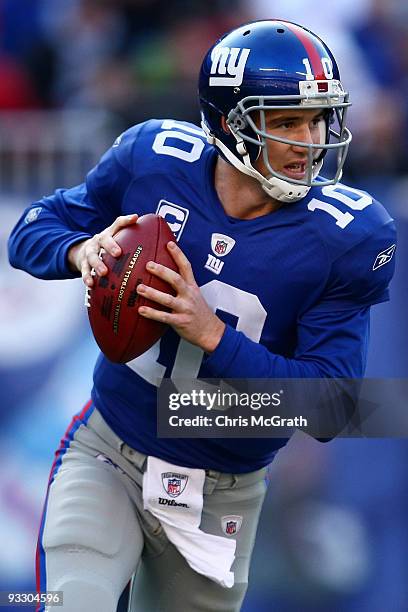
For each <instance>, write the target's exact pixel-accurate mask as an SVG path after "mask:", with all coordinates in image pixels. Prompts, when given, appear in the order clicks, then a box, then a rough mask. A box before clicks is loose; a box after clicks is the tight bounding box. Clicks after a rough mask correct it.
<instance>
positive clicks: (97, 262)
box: [86, 249, 108, 276]
mask: <svg viewBox="0 0 408 612" xmlns="http://www.w3.org/2000/svg"><path fill="white" fill-rule="evenodd" d="M86 262H87V264H88V266H89V268H94V270H95V272H96V274H97V275H98V276H104V275H105V274H107V273H108V268H107V267H106V266H105V264H104V263H103V261H102V259H101V258H100V256H99V254H98V253H96V252H95V251H94V250H92V249H89V250H88V252H87V254H86Z"/></svg>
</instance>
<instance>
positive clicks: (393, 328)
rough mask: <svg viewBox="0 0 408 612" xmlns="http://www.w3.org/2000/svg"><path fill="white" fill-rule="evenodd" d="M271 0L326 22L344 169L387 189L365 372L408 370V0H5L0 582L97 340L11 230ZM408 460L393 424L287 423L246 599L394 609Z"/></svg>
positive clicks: (406, 574) (181, 108) (19, 567)
mask: <svg viewBox="0 0 408 612" xmlns="http://www.w3.org/2000/svg"><path fill="white" fill-rule="evenodd" d="M273 17H278V18H284V19H289V20H292V21H295V22H298V23H301V24H302V25H305V26H307V27H310V28H311V29H312V30H314V31H315V32H316V33H317V34H319V35H321V36H322V38H323V39H324V40H325V41H326V42H327V43H328V45H329V46H330V47H331V49H332V51H333V52H334V54H335V56H336V58H337V60H338V63H339V66H340V69H341V73H342V80H343V83H344V84H345V86H346V88H348V89H349V91H350V94H351V100H352V102H353V107H352V109H351V111H350V124H351V128H352V131H353V136H354V140H353V144H352V147H351V151H350V156H349V159H348V163H347V164H346V165H347V171H346V177H345V178H346V182H349V183H350V184H351V185H353V186H355V187H357V188H363V189H364V188H365V189H367V190H369V191H370V192H371V193H373V194H374V195H375V196H376V197H378V199H380V200H381V201H383V202H384V204H385V205H386V207H387V208H388V210H389V211H390V212H391V214H392V215H393V216H394V217H395V218H396V220H397V224H398V230H399V240H400V246H399V255H398V259H397V272H396V277H395V279H394V281H393V284H392V288H391V302H390V303H388V304H383V305H379V306H377V307H375V308H374V309H373V324H372V342H371V347H370V354H369V364H368V370H367V375H368V376H372V377H389V378H397V377H406V376H407V372H408V348H407V347H408V342H407V338H408V333H407V331H408V330H407V327H408V324H407V317H406V315H405V309H406V304H407V298H408V292H407V270H408V266H407V256H408V253H407V237H408V212H407V211H408V208H407V204H406V201H407V199H408V155H407V153H408V130H407V128H408V104H407V95H408V4H407V3H404V2H401V1H400V0H341V2H336V3H328V2H327V1H326V0H314V2H310V1H309V0H290V2H288V0H196V1H194V2H192V1H191V0H172V1H171V2H169V1H168V0H167V1H165V0H0V215H1V223H0V400H1V401H0V543H1V545H0V591H6V590H12V589H15V590H22V589H26V590H27V589H28V590H31V589H33V588H34V572H33V561H34V549H35V540H36V531H37V525H38V520H39V515H40V512H41V506H42V501H43V496H44V491H45V487H46V481H47V476H48V471H49V467H50V465H51V460H52V454H53V451H54V449H55V447H56V446H57V444H58V441H59V438H60V437H61V435H62V434H63V432H64V431H65V428H66V427H67V425H68V422H69V420H70V418H71V416H72V414H73V413H74V412H76V411H78V410H79V409H80V408H81V406H82V405H83V404H84V403H85V402H86V401H87V399H88V397H89V392H90V384H91V382H90V381H91V374H92V369H93V362H94V360H95V356H96V354H97V350H96V345H95V343H94V342H93V339H92V338H91V335H90V332H89V327H88V324H87V320H86V312H85V308H83V307H82V301H83V289H82V286H81V282H80V281H79V280H78V281H58V282H47V283H46V282H43V281H38V280H35V279H31V278H30V277H28V276H27V275H26V274H24V273H23V272H18V271H14V270H12V269H11V268H10V267H9V266H8V264H7V257H6V238H7V234H8V232H9V230H10V229H11V227H12V226H13V225H14V223H15V222H16V220H17V218H18V217H19V215H20V214H21V212H22V210H23V209H24V208H25V207H26V206H27V205H28V204H29V203H30V202H31V201H34V200H35V199H37V198H39V197H41V196H42V195H44V194H46V193H48V192H51V191H53V190H54V189H55V188H56V187H62V186H65V187H69V186H71V185H73V184H76V183H78V182H81V181H82V179H83V177H84V175H85V173H86V172H87V171H88V170H89V169H90V168H91V167H92V165H93V164H94V163H95V162H96V161H97V160H98V158H99V157H100V155H101V154H102V153H103V151H104V150H105V149H106V148H107V147H108V146H109V145H110V143H111V142H112V141H113V140H114V138H115V137H116V136H117V135H118V134H119V133H120V132H121V131H123V130H124V129H126V128H127V127H128V126H130V125H131V124H133V123H136V122H139V121H143V120H145V119H147V118H150V117H163V118H170V117H171V118H175V119H185V120H190V121H193V122H198V121H199V112H198V104H197V96H196V80H197V74H198V69H199V66H200V63H201V59H202V57H203V54H204V52H205V51H206V50H207V48H208V47H209V46H210V45H211V44H212V43H213V42H214V41H215V40H216V39H217V38H218V37H219V36H220V35H221V34H222V33H223V32H225V31H227V30H228V29H231V28H233V27H234V26H236V25H238V24H240V23H243V22H245V21H249V20H253V19H262V18H273ZM407 461H408V443H407V441H406V440H404V439H393V440H387V439H383V440H380V439H378V440H377V439H376V440H363V439H360V440H344V439H343V440H335V441H333V442H331V443H329V444H327V445H322V444H320V443H318V442H315V441H313V440H311V439H309V438H308V437H306V436H303V435H302V436H301V435H299V436H295V438H294V439H293V440H292V441H291V442H290V443H289V445H288V446H287V448H286V449H285V450H284V451H282V452H281V453H280V454H279V457H278V459H277V460H276V461H275V462H274V464H273V466H272V469H271V473H270V487H269V493H268V498H267V502H266V504H265V507H264V511H263V518H262V523H261V528H260V530H259V536H258V542H257V547H256V551H255V555H254V562H253V568H252V573H251V583H250V589H249V592H248V596H247V600H246V603H245V605H244V608H243V612H255V611H256V612H275V611H276V612H309V611H319V610H324V611H328V612H333V611H336V612H343V611H347V612H348V611H352V612H354V611H356V612H357V611H359V612H384V610H386V609H389V610H392V611H393V612H405V611H406V610H407V609H408V604H407V602H408V563H407V559H408V530H407V529H406V516H407V511H408V479H407V477H406V473H407ZM186 612H187V611H186Z"/></svg>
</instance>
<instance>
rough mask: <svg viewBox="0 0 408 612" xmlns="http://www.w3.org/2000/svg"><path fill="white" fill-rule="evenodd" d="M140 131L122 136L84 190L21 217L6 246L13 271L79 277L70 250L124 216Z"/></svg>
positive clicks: (63, 193) (62, 192)
mask: <svg viewBox="0 0 408 612" xmlns="http://www.w3.org/2000/svg"><path fill="white" fill-rule="evenodd" d="M142 125H143V124H141V125H140V126H135V127H133V128H131V129H130V130H128V131H127V132H125V133H124V134H123V135H122V136H120V137H119V138H118V139H117V140H116V141H115V143H114V144H113V146H112V147H111V148H110V149H109V150H108V151H107V152H106V153H105V155H104V156H103V157H102V158H101V160H100V162H99V163H98V164H97V165H96V166H95V168H93V169H92V170H91V171H90V172H89V174H88V175H87V177H86V181H85V182H84V183H83V184H81V185H78V186H76V187H73V188H71V189H58V190H57V191H56V192H55V193H54V194H53V195H51V196H47V197H43V198H42V199H41V200H38V201H36V202H34V203H33V204H31V206H29V207H28V208H27V209H26V210H25V211H24V212H23V214H22V216H21V218H20V220H19V221H18V223H17V225H16V226H15V228H14V229H13V231H12V233H11V235H10V238H9V243H8V248H9V259H10V263H11V265H12V266H13V267H15V268H20V269H22V270H25V271H27V272H29V273H30V274H32V275H33V276H36V277H38V278H43V279H63V278H74V277H75V276H79V274H74V273H72V271H71V270H70V268H69V267H68V263H67V253H68V250H69V249H70V247H71V246H72V245H74V244H76V243H78V242H81V241H82V240H84V239H86V238H89V237H91V236H93V235H94V234H96V233H98V232H100V231H102V230H103V229H105V228H106V227H108V226H109V225H110V224H111V223H112V222H113V221H114V220H115V219H116V217H118V216H119V215H121V214H122V200H123V197H124V194H125V193H126V190H127V189H128V186H129V184H130V183H131V181H132V175H133V168H132V167H133V165H134V162H133V157H132V156H133V148H134V144H135V142H136V139H137V137H138V134H139V131H140V129H141V127H142ZM135 212H136V211H135Z"/></svg>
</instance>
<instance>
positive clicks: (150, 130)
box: [117, 119, 210, 179]
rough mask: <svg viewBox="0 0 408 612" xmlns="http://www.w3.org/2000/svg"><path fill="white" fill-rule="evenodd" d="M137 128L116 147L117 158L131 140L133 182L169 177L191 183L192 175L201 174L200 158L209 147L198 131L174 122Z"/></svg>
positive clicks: (169, 121)
mask: <svg viewBox="0 0 408 612" xmlns="http://www.w3.org/2000/svg"><path fill="white" fill-rule="evenodd" d="M136 128H138V130H137V133H133V132H132V130H133V129H134V128H132V130H129V131H128V132H130V134H129V133H128V132H125V134H124V135H123V139H122V141H121V142H120V143H119V145H117V147H118V154H119V150H120V149H121V148H123V147H124V148H125V149H126V147H128V146H129V144H128V143H129V141H132V140H133V143H132V152H131V164H132V174H133V176H134V177H135V178H137V177H142V176H146V175H147V174H150V175H151V174H167V175H169V174H170V173H171V176H179V177H181V176H182V175H184V174H185V175H186V177H187V178H189V179H191V178H193V177H192V175H194V173H196V172H197V173H200V168H201V164H200V160H201V159H202V157H203V156H202V154H203V152H204V150H205V149H206V148H207V147H209V146H210V145H208V144H207V142H206V138H205V134H204V132H203V130H202V129H201V128H199V127H197V126H196V125H194V124H192V123H188V122H186V121H175V120H173V119H161V120H159V119H151V120H150V121H146V122H145V123H143V124H141V125H140V126H136ZM122 142H123V144H122Z"/></svg>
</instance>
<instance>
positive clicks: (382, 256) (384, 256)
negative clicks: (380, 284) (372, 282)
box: [373, 244, 397, 270]
mask: <svg viewBox="0 0 408 612" xmlns="http://www.w3.org/2000/svg"><path fill="white" fill-rule="evenodd" d="M396 247H397V245H396V244H393V245H391V246H390V247H388V249H385V250H384V251H381V253H378V255H377V257H376V258H375V262H374V265H373V270H377V269H378V268H381V266H385V264H387V263H389V262H390V261H391V259H392V258H393V256H394V253H395V249H396Z"/></svg>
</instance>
